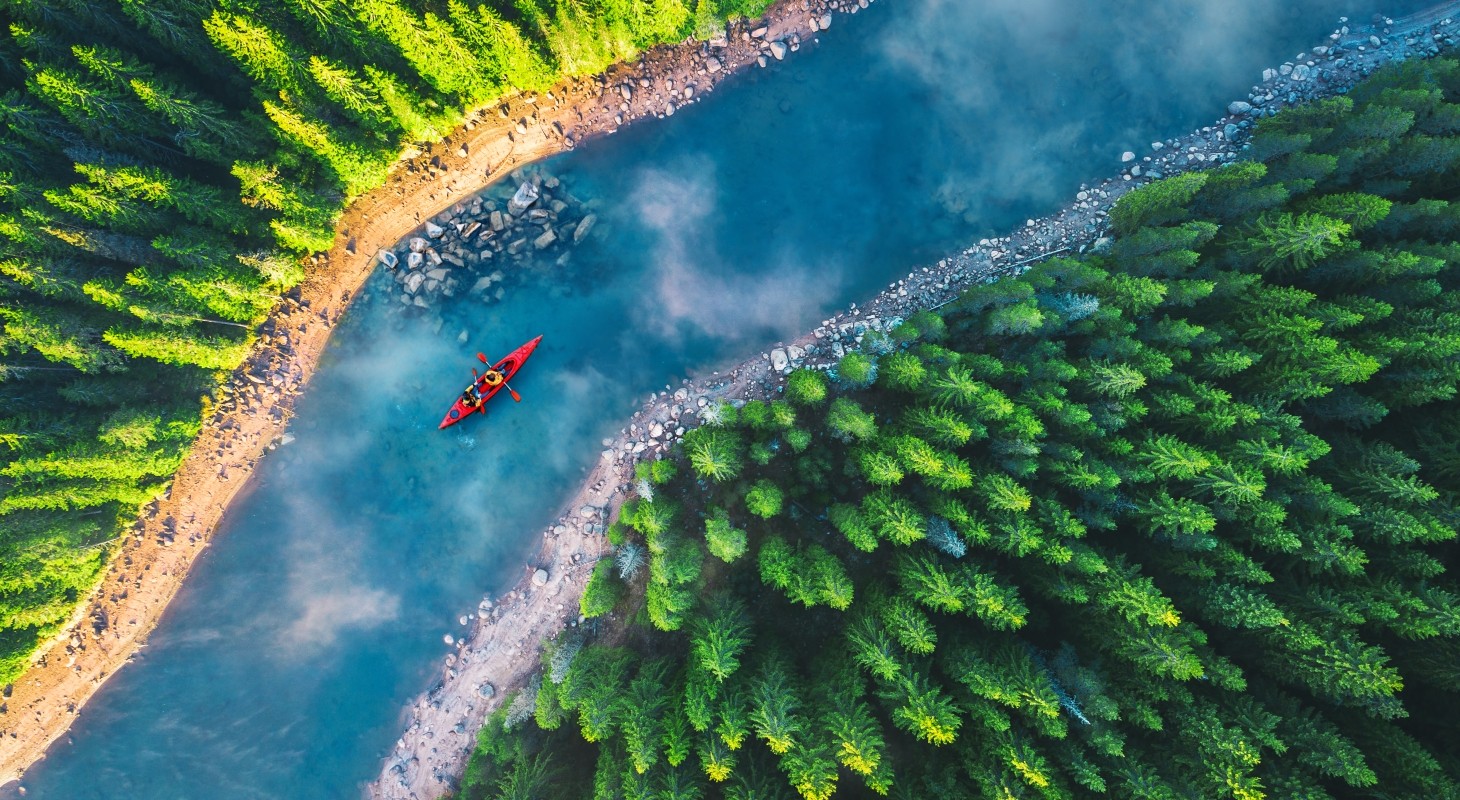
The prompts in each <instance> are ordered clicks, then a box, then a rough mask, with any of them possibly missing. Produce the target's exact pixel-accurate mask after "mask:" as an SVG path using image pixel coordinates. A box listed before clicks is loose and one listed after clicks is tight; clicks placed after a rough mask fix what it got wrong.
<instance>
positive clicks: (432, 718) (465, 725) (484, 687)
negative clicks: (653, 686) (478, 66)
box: [367, 3, 1460, 800]
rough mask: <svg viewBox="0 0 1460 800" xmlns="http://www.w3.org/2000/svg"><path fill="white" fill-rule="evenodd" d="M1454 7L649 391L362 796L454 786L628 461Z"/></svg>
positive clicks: (1076, 247) (589, 547)
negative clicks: (760, 342) (733, 358)
mask: <svg viewBox="0 0 1460 800" xmlns="http://www.w3.org/2000/svg"><path fill="white" fill-rule="evenodd" d="M843 5H844V6H846V5H847V4H843ZM864 5H865V4H864ZM1456 12H1460V3H1450V4H1447V5H1445V6H1441V7H1437V8H1436V9H1432V10H1430V11H1427V12H1424V13H1421V14H1417V15H1414V16H1412V17H1409V18H1405V19H1399V20H1390V19H1387V18H1384V17H1377V18H1375V19H1374V20H1373V21H1372V25H1370V26H1368V27H1364V28H1362V29H1361V28H1359V27H1358V26H1357V25H1355V26H1350V25H1349V24H1348V20H1347V19H1343V20H1340V27H1339V29H1338V30H1336V31H1334V33H1333V34H1332V35H1331V36H1330V37H1329V39H1328V40H1327V42H1325V43H1324V44H1321V45H1319V46H1317V47H1314V48H1313V49H1311V50H1309V51H1306V52H1304V53H1301V54H1298V55H1297V56H1296V57H1295V58H1294V59H1293V60H1292V61H1289V62H1287V63H1285V64H1282V65H1279V66H1277V67H1274V68H1271V69H1268V70H1264V71H1262V80H1261V81H1260V82H1258V83H1257V84H1255V85H1254V86H1253V87H1252V90H1251V91H1250V92H1249V94H1248V96H1247V97H1246V99H1243V100H1238V101H1234V102H1232V103H1231V104H1230V105H1229V106H1228V107H1227V112H1228V113H1227V115H1226V116H1224V117H1222V118H1221V119H1219V120H1217V121H1216V122H1215V123H1214V124H1212V125H1210V126H1206V127H1203V128H1201V129H1200V130H1197V131H1193V132H1192V133H1190V134H1188V135H1186V136H1184V137H1181V138H1178V139H1170V140H1165V141H1161V142H1152V143H1151V145H1150V149H1149V151H1148V152H1146V153H1143V154H1137V153H1135V152H1127V153H1125V154H1123V156H1122V160H1121V167H1120V171H1119V172H1118V173H1117V174H1115V175H1114V176H1112V177H1111V178H1110V179H1108V180H1106V181H1104V182H1102V183H1100V184H1097V185H1094V186H1084V187H1081V189H1080V190H1079V192H1078V193H1077V194H1076V195H1075V197H1074V198H1072V199H1071V201H1070V203H1069V205H1067V206H1066V207H1065V208H1064V209H1062V210H1061V211H1059V212H1058V213H1056V214H1053V215H1051V216H1048V217H1044V218H1041V219H1037V220H1034V219H1031V220H1028V221H1027V222H1026V223H1025V225H1024V226H1023V227H1022V228H1019V229H1018V230H1016V231H1013V232H1012V233H1011V234H1010V235H1008V236H1005V237H1001V238H997V239H988V240H983V241H980V242H978V243H977V244H976V245H974V246H971V247H969V248H967V249H965V250H963V251H962V252H960V253H957V254H955V255H953V256H950V257H948V258H945V259H942V260H940V261H939V262H938V263H937V264H936V265H930V266H927V267H924V268H922V269H920V270H917V271H914V272H911V273H909V274H908V275H907V276H906V277H904V278H902V279H899V280H897V281H895V282H893V283H892V284H890V285H889V286H888V287H887V289H885V290H884V291H882V292H881V293H879V294H878V295H877V296H876V297H874V298H872V299H871V300H869V301H868V302H866V303H865V304H862V305H853V306H852V307H850V308H848V309H847V311H846V312H844V313H841V314H838V315H836V316H834V317H832V318H830V319H827V320H825V321H824V322H823V323H822V324H821V325H820V326H818V327H817V328H816V329H815V330H813V331H809V332H807V333H806V334H805V335H803V336H801V337H798V338H797V339H795V340H793V341H790V342H778V343H776V345H775V346H774V347H772V348H768V349H767V350H766V351H765V352H764V353H762V354H761V355H760V356H759V357H758V358H755V359H752V360H749V361H746V362H744V363H741V364H738V365H735V366H733V367H731V368H729V369H728V370H724V371H723V372H715V373H711V374H710V375H700V376H696V377H694V378H692V379H687V380H685V381H684V382H683V383H682V384H681V385H680V386H678V387H666V388H665V390H664V391H663V392H656V393H654V394H652V395H650V396H649V398H648V399H647V400H646V402H645V404H644V405H643V407H641V408H640V410H639V411H638V412H637V413H636V414H635V415H634V416H633V418H632V419H631V420H630V421H629V422H628V424H627V425H626V426H625V427H624V428H623V429H622V430H621V431H620V432H619V435H618V436H617V437H615V438H612V439H606V440H604V442H603V446H604V450H603V451H602V454H601V458H600V460H599V462H598V464H597V465H596V466H595V467H594V469H593V470H592V471H591V473H590V474H589V476H588V477H587V478H586V480H585V481H584V485H583V488H582V489H581V490H580V491H579V492H578V493H577V494H576V495H574V496H573V497H572V498H571V499H569V500H568V501H567V502H566V503H565V504H564V505H563V507H562V509H561V510H560V512H559V517H558V519H557V520H556V521H555V522H554V523H553V524H552V525H551V526H549V527H548V528H547V529H546V530H544V531H543V546H542V549H541V550H540V552H539V553H538V554H537V555H536V557H535V558H534V559H533V560H532V561H531V562H530V563H528V564H526V565H525V566H524V570H523V579H522V580H521V581H520V582H519V583H518V584H517V586H515V587H514V588H513V589H512V590H511V591H509V592H508V593H506V594H505V595H503V596H501V597H498V598H496V599H495V600H493V599H492V598H491V597H487V598H484V600H483V604H482V606H481V609H480V610H481V611H482V614H481V615H480V616H478V617H477V618H476V619H475V620H474V621H473V624H472V627H471V631H470V633H469V634H468V636H467V637H466V638H465V639H464V640H462V641H457V642H453V645H454V649H455V652H454V653H452V654H451V655H449V656H448V657H447V661H446V663H445V664H444V665H443V667H442V672H441V675H440V679H439V680H438V681H437V682H436V683H435V685H433V687H432V688H431V689H430V690H429V691H428V692H426V693H424V694H423V695H421V696H420V697H419V698H417V700H416V701H415V702H414V703H413V704H412V705H411V706H410V707H409V708H408V709H407V711H406V724H405V733H404V735H403V736H402V737H401V738H400V739H399V740H398V741H397V743H396V747H395V749H394V751H393V752H391V753H390V754H389V755H388V756H387V757H386V758H385V761H384V764H383V766H382V772H381V775H380V777H379V778H377V779H376V781H375V782H373V783H372V784H370V785H369V786H368V787H367V794H368V796H370V797H373V798H391V799H392V800H395V799H396V798H400V799H401V800H426V799H427V798H436V797H440V796H442V795H443V794H445V793H447V792H449V791H450V790H451V789H452V788H453V787H454V786H455V784H456V781H457V779H458V778H459V776H460V774H461V772H462V770H463V768H464V766H465V763H466V758H467V756H468V755H469V754H470V751H471V747H472V744H473V742H474V741H475V731H476V730H477V729H478V728H479V727H480V725H481V723H482V721H483V720H484V719H485V717H486V715H487V714H488V713H490V712H491V711H492V710H493V709H495V708H496V707H497V705H498V704H500V702H501V700H502V698H503V697H504V696H506V695H507V694H508V693H510V692H511V691H513V690H515V689H519V688H522V687H524V686H525V685H527V683H528V682H529V681H530V679H531V677H532V676H533V674H534V673H535V672H536V670H537V667H538V662H539V655H540V653H541V646H542V643H543V642H544V641H545V640H547V639H549V638H552V637H554V636H556V635H557V634H558V633H560V632H561V631H563V630H565V629H567V628H571V627H573V626H576V625H577V624H578V622H579V619H578V613H577V601H578V597H579V595H580V594H581V591H582V587H583V584H584V583H585V582H586V580H587V577H588V574H589V572H590V571H591V569H592V566H593V563H594V562H595V561H596V560H597V559H598V558H600V557H602V556H605V555H608V554H609V552H610V550H611V548H610V547H609V546H608V544H607V542H606V540H605V539H604V537H603V536H602V532H603V530H604V527H605V525H606V524H607V523H608V522H609V521H610V520H611V519H612V518H613V517H614V516H615V515H616V514H617V511H618V508H619V505H620V504H621V503H622V502H623V501H624V500H625V499H627V498H628V497H630V496H631V495H632V493H633V488H632V482H633V469H634V464H635V463H637V462H638V461H639V460H642V459H647V458H652V457H655V456H657V455H660V454H662V453H663V452H664V451H666V450H667V449H669V448H671V447H672V446H673V444H674V442H675V441H676V440H677V439H678V438H679V437H682V436H683V435H684V432H685V431H686V430H687V429H689V428H691V427H693V426H694V425H696V424H699V423H700V422H701V421H703V419H704V417H705V416H706V414H707V413H713V412H710V411H709V409H713V408H714V407H716V406H717V405H718V404H720V403H722V402H738V401H745V400H750V399H756V398H761V399H768V398H771V397H774V396H776V395H777V394H778V393H779V392H781V391H782V390H783V388H784V379H785V378H784V376H785V375H786V374H788V373H789V372H790V371H792V370H793V369H795V368H797V367H807V368H813V369H827V368H829V367H831V366H832V365H833V364H835V363H836V361H837V360H838V359H839V358H840V357H841V355H842V354H844V353H845V352H846V351H847V350H849V349H852V348H855V347H857V346H858V345H859V344H860V342H861V340H862V338H863V337H864V336H865V335H866V334H867V332H869V331H876V330H887V329H889V328H891V327H893V326H895V324H896V323H897V321H898V320H900V319H901V318H903V317H905V316H908V315H910V314H912V313H913V312H916V311H919V310H922V309H926V308H937V307H939V306H941V305H943V304H945V303H947V302H949V301H951V300H953V299H955V298H956V297H957V296H958V294H959V292H961V291H962V290H964V289H965V288H967V287H969V286H971V285H974V284H975V283H979V282H986V281H990V280H995V279H997V278H999V277H1003V276H1006V275H1012V274H1017V273H1018V272H1019V271H1021V270H1022V269H1023V268H1025V267H1026V266H1027V265H1028V264H1030V263H1032V262H1034V261H1038V260H1040V259H1043V258H1047V257H1049V256H1052V255H1058V254H1062V253H1080V252H1084V251H1086V250H1087V249H1090V248H1096V249H1099V248H1103V247H1105V246H1107V245H1108V244H1109V240H1108V239H1107V238H1105V236H1104V233H1105V232H1106V228H1107V225H1106V217H1107V215H1108V213H1109V210H1110V208H1111V206H1113V205H1114V203H1115V201H1116V200H1117V199H1119V198H1120V197H1121V196H1122V195H1123V194H1125V193H1126V192H1127V191H1129V190H1130V189H1132V188H1133V187H1135V186H1138V185H1141V184H1143V183H1146V182H1149V181H1151V180H1155V179H1158V178H1160V177H1165V176H1169V175H1173V174H1177V173H1180V172H1184V171H1189V170H1193V169H1204V168H1208V167H1212V166H1216V165H1220V164H1223V163H1226V162H1229V161H1232V160H1235V159H1236V158H1237V157H1238V154H1239V153H1240V152H1241V150H1242V148H1243V146H1244V142H1245V141H1246V139H1247V138H1248V136H1249V135H1250V132H1251V129H1252V126H1253V124H1254V123H1255V122H1256V120H1258V119H1260V118H1261V117H1263V116H1267V115H1271V114H1275V113H1276V112H1277V111H1278V110H1279V109H1281V108H1283V107H1286V106H1289V105H1294V104H1297V103H1300V102H1303V101H1305V100H1310V99H1315V98H1319V97H1326V96H1331V95H1334V94H1340V93H1343V92H1346V91H1348V89H1349V88H1351V87H1352V86H1353V85H1354V84H1355V83H1357V82H1358V81H1359V80H1360V79H1361V78H1363V77H1364V76H1365V75H1367V74H1369V73H1370V72H1372V71H1373V70H1374V69H1375V68H1377V67H1378V66H1380V65H1382V64H1385V63H1389V62H1392V61H1398V60H1403V59H1407V58H1416V57H1424V56H1429V55H1434V54H1436V53H1438V52H1439V50H1440V49H1441V48H1444V47H1450V46H1452V45H1453V44H1454V43H1455V38H1456V37H1457V36H1460V26H1457V25H1456V24H1455V20H1454V19H1452V18H1451V16H1449V15H1450V14H1452V13H1456ZM821 22H822V20H821V18H819V17H818V18H817V23H818V25H820V23H821ZM822 27H824V26H822ZM760 57H764V56H760Z"/></svg>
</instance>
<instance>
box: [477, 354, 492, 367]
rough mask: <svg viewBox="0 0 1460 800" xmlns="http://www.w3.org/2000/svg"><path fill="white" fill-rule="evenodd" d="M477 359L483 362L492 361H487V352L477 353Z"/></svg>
mask: <svg viewBox="0 0 1460 800" xmlns="http://www.w3.org/2000/svg"><path fill="white" fill-rule="evenodd" d="M477 360H478V361H480V362H482V363H483V364H490V363H491V362H490V361H487V356H486V354H485V353H477Z"/></svg>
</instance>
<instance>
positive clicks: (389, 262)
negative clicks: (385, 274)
mask: <svg viewBox="0 0 1460 800" xmlns="http://www.w3.org/2000/svg"><path fill="white" fill-rule="evenodd" d="M379 258H380V263H382V264H384V265H385V268H386V269H395V268H396V267H398V266H400V259H399V258H396V255H395V253H393V252H391V251H389V250H381V251H380V256H379Z"/></svg>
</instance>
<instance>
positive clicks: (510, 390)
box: [472, 353, 522, 403]
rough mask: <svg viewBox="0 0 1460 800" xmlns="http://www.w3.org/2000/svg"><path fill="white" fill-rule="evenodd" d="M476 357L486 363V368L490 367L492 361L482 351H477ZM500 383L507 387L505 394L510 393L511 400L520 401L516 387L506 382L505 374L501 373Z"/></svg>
mask: <svg viewBox="0 0 1460 800" xmlns="http://www.w3.org/2000/svg"><path fill="white" fill-rule="evenodd" d="M477 358H478V359H479V360H480V361H481V362H482V363H483V364H486V365H487V368H488V369H490V368H491V367H492V362H490V361H488V360H487V357H486V355H484V354H482V353H477ZM472 374H476V370H472ZM502 385H503V386H506V387H507V394H510V395H512V399H513V401H515V402H518V403H520V402H522V395H520V394H518V393H517V390H516V389H513V388H512V385H511V384H509V383H507V376H506V375H503V376H502Z"/></svg>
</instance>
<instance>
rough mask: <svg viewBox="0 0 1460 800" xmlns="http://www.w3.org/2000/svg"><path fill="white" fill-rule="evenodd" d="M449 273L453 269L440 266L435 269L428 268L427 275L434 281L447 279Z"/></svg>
mask: <svg viewBox="0 0 1460 800" xmlns="http://www.w3.org/2000/svg"><path fill="white" fill-rule="evenodd" d="M449 274H451V270H449V269H446V268H445V267H438V268H436V269H433V270H427V272H426V277H427V278H430V279H431V280H433V281H444V280H446V276H447V275H449Z"/></svg>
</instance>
